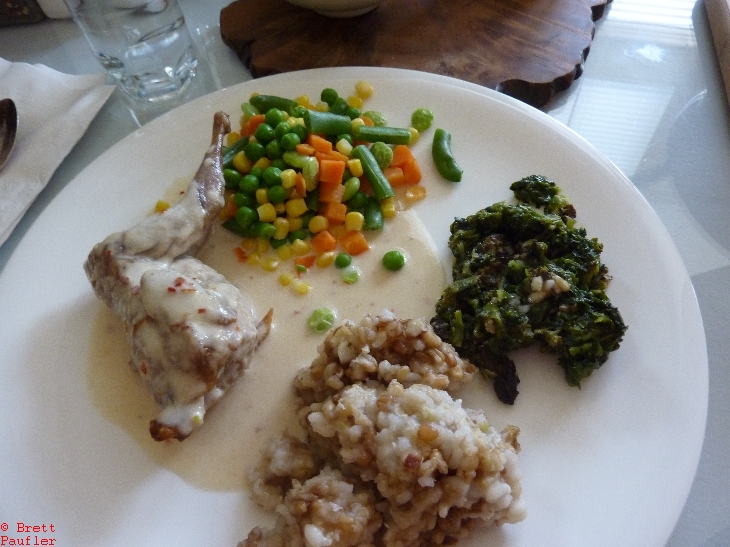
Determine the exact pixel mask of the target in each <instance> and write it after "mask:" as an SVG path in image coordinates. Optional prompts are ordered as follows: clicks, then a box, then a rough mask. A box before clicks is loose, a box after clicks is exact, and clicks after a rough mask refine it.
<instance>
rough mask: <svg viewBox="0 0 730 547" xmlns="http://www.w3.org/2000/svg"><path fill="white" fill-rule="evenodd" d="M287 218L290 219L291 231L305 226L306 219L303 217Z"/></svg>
mask: <svg viewBox="0 0 730 547" xmlns="http://www.w3.org/2000/svg"><path fill="white" fill-rule="evenodd" d="M287 220H288V221H289V231H290V232H294V231H296V230H301V229H302V227H303V226H304V220H303V219H302V217H300V216H299V217H287Z"/></svg>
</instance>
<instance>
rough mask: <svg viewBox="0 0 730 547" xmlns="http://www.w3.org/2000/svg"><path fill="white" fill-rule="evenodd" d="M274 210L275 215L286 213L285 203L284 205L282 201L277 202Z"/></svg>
mask: <svg viewBox="0 0 730 547" xmlns="http://www.w3.org/2000/svg"><path fill="white" fill-rule="evenodd" d="M274 210H275V211H276V214H277V215H283V214H284V213H286V205H284V204H283V203H277V204H276V205H274Z"/></svg>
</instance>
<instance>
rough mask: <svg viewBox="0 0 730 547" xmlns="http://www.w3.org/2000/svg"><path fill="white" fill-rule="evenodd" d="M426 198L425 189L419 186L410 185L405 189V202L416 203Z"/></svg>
mask: <svg viewBox="0 0 730 547" xmlns="http://www.w3.org/2000/svg"><path fill="white" fill-rule="evenodd" d="M425 197H426V187H425V186H421V185H420V184H411V185H409V186H408V188H407V189H406V193H405V200H406V201H409V202H413V201H418V200H421V199H423V198H425Z"/></svg>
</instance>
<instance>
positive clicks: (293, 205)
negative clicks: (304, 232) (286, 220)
mask: <svg viewBox="0 0 730 547" xmlns="http://www.w3.org/2000/svg"><path fill="white" fill-rule="evenodd" d="M285 207H286V214H287V215H289V216H290V217H299V216H301V215H303V214H304V213H306V212H307V202H306V201H304V198H296V199H290V200H289V201H287V202H286V204H285ZM296 229H297V230H298V229H299V228H296Z"/></svg>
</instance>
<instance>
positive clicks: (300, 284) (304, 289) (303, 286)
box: [291, 279, 312, 295]
mask: <svg viewBox="0 0 730 547" xmlns="http://www.w3.org/2000/svg"><path fill="white" fill-rule="evenodd" d="M291 287H292V288H293V289H294V292H295V293H297V294H301V295H305V294H307V293H308V292H309V291H310V289H311V288H312V287H311V286H310V285H309V284H308V283H305V282H304V281H302V280H301V279H294V280H293V281H292V282H291Z"/></svg>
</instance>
